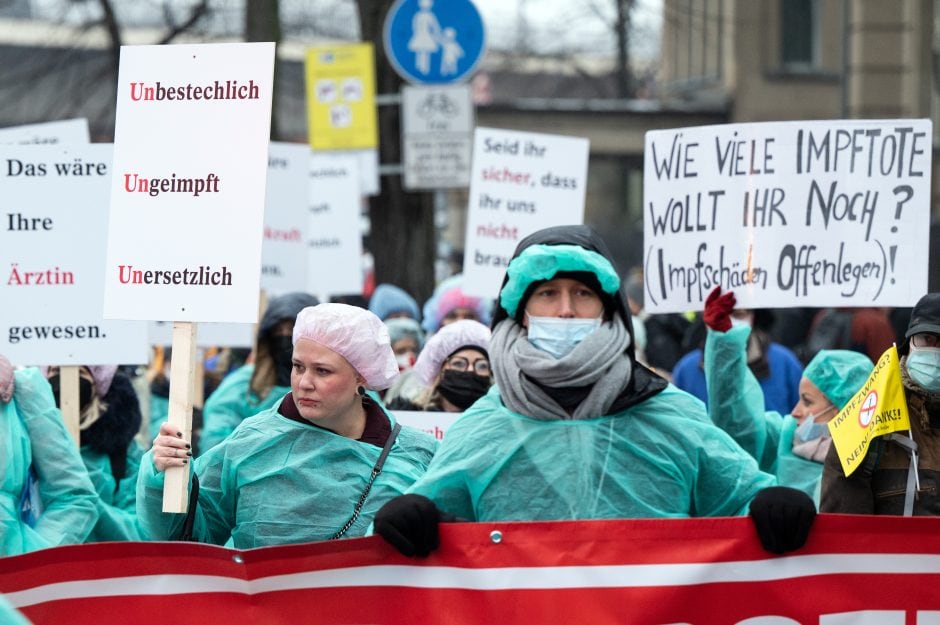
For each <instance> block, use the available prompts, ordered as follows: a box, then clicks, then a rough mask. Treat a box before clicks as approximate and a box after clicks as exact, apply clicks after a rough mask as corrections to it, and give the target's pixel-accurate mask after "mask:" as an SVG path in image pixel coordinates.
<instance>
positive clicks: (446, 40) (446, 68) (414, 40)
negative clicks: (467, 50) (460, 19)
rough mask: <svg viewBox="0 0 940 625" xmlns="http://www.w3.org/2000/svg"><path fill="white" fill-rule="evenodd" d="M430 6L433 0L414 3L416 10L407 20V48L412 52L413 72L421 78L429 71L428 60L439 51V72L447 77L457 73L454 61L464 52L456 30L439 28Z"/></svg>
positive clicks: (429, 64) (432, 4)
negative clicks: (409, 27) (408, 32)
mask: <svg viewBox="0 0 940 625" xmlns="http://www.w3.org/2000/svg"><path fill="white" fill-rule="evenodd" d="M433 6H434V0H418V10H417V11H416V12H415V14H414V17H412V18H411V38H410V39H409V40H408V49H409V50H410V51H412V52H414V53H415V69H416V70H417V71H418V72H420V73H421V74H424V75H427V74H429V73H430V72H431V57H432V56H433V55H434V54H437V53H438V51H440V53H441V65H440V73H441V75H442V76H449V75H452V74H456V73H457V62H458V61H459V59H460V58H461V57H462V56H463V55H464V51H463V48H462V47H460V44H459V43H458V42H457V29H455V28H452V27H449V26H448V27H447V28H441V24H440V22H439V21H438V19H437V16H436V15H435V14H434V11H433V10H432V7H433Z"/></svg>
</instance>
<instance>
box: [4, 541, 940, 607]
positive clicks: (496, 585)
mask: <svg viewBox="0 0 940 625" xmlns="http://www.w3.org/2000/svg"><path fill="white" fill-rule="evenodd" d="M937 571H940V555H927V554H842V555H831V554H830V555H806V556H789V557H781V558H774V559H772V560H757V561H741V562H711V563H688V564H630V565H612V566H558V567H499V568H489V569H470V568H458V567H445V566H438V567H434V566H361V567H351V568H343V569H329V570H324V571H307V572H303V573H291V574H287V575H272V576H269V577H261V578H258V579H255V580H250V581H249V580H241V579H236V578H233V577H222V576H214V575H140V576H135V577H114V578H108V579H98V580H88V581H74V582H61V583H56V584H46V585H44V586H37V587H35V588H30V589H27V590H21V591H18V592H11V593H8V594H6V595H5V597H6V599H7V600H9V601H10V603H12V604H13V606H15V607H17V608H25V607H28V606H31V605H36V604H39V603H45V602H48V601H57V600H62V599H81V598H92V597H118V596H128V595H186V594H192V593H236V594H244V595H257V594H262V593H268V592H278V591H285V590H303V589H313V588H337V587H345V588H356V587H369V586H382V587H384V586H392V587H410V588H457V589H466V590H549V589H556V588H631V587H635V588H652V587H658V586H694V585H700V584H720V583H727V582H762V581H775V580H783V579H791V578H796V577H808V576H812V575H830V574H844V573H854V574H882V575H883V574H886V573H887V574H905V573H909V574H923V573H936V572H937Z"/></svg>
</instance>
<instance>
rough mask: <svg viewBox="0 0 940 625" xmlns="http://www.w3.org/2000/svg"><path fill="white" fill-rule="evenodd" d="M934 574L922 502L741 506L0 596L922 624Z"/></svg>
mask: <svg viewBox="0 0 940 625" xmlns="http://www.w3.org/2000/svg"><path fill="white" fill-rule="evenodd" d="M938 584H940V519H937V518H936V517H932V518H931V517H917V518H904V517H885V516H877V517H876V516H855V515H820V516H819V517H818V518H817V519H816V521H815V524H814V526H813V530H812V532H811V533H810V535H809V541H808V543H807V545H806V547H804V548H802V549H800V550H799V551H797V552H793V553H790V554H786V555H783V556H775V555H772V554H769V553H767V552H766V551H764V550H763V549H762V548H761V547H760V545H759V543H758V540H757V534H756V532H755V531H754V525H753V522H752V521H751V519H749V518H746V517H740V518H719V519H716V518H712V519H645V520H625V521H580V522H573V521H568V522H543V523H531V522H530V523H525V522H516V523H509V522H499V521H489V522H486V523H442V524H441V525H440V547H439V548H438V549H437V550H436V551H435V552H434V553H432V554H431V555H430V556H429V557H427V558H408V557H405V556H402V555H400V554H399V553H398V552H396V551H395V550H394V549H393V548H392V547H391V546H390V545H388V544H386V543H385V541H384V540H382V538H380V537H378V536H371V537H368V538H351V539H344V540H335V541H323V542H319V543H308V544H300V545H284V546H279V547H263V548H259V549H250V550H247V551H234V550H231V549H224V548H222V547H217V546H214V545H201V544H196V543H184V542H162V543H145V542H142V543H98V544H87V545H76V546H70V547H56V548H52V549H43V550H41V551H37V552H34V553H29V554H25V555H20V556H16V557H11V558H0V593H2V594H3V596H4V597H5V598H6V599H7V600H8V601H9V602H10V603H11V604H12V605H13V606H14V607H16V608H18V609H19V610H21V611H22V612H23V614H24V615H25V616H26V617H28V618H29V619H30V621H31V622H32V623H33V624H34V625H60V624H61V623H69V625H112V624H114V625H116V624H118V623H120V624H122V625H123V624H124V623H134V624H135V625H165V623H166V621H167V610H168V609H173V608H172V606H179V605H185V612H186V617H185V620H186V621H187V622H192V623H227V624H229V625H241V624H243V623H244V624H248V623H251V624H252V625H268V624H271V625H274V624H276V623H277V624H280V623H298V622H303V623H307V624H310V625H318V624H321V623H323V624H326V623H383V624H385V625H406V624H407V625H420V624H423V623H428V624H431V623H448V624H449V625H464V624H466V625H478V624H479V623H500V624H502V625H531V624H532V623H539V624H544V625H570V624H571V623H618V624H619V623H629V624H630V625H680V624H681V625H817V624H818V625H912V624H916V625H936V623H938V622H940V593H938V592H937V590H936V589H937V585H938ZM807 589H813V592H808V590H807Z"/></svg>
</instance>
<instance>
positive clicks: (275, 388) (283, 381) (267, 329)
mask: <svg viewBox="0 0 940 625" xmlns="http://www.w3.org/2000/svg"><path fill="white" fill-rule="evenodd" d="M318 303H319V300H317V298H316V297H314V296H313V295H310V294H309V293H302V292H296V293H286V294H284V295H280V296H278V297H273V298H271V301H269V302H268V306H267V308H266V309H265V311H264V314H263V315H262V316H261V323H259V324H258V337H257V340H256V341H255V350H254V362H252V363H250V364H246V365H243V366H241V367H239V368H238V369H236V370H235V371H233V372H232V373H230V374H229V375H227V376H226V377H225V379H223V380H222V383H221V384H219V386H218V388H216V389H215V391H213V393H212V394H211V395H209V397H208V399H206V403H205V405H204V406H203V407H202V418H203V429H202V436H201V438H200V442H199V443H200V444H199V453H205V452H206V451H208V450H209V449H212V448H213V447H215V446H216V445H218V444H219V443H220V442H221V441H222V440H224V439H225V437H226V436H228V435H229V434H231V433H232V432H233V431H234V430H235V428H236V427H238V424H239V423H241V422H242V421H243V420H244V419H247V418H248V417H250V416H252V415H253V414H255V413H257V412H260V411H262V410H265V409H267V408H270V407H271V406H273V405H274V404H276V403H277V402H278V401H280V399H281V397H283V396H284V393H286V392H288V391H289V390H290V375H291V353H292V350H293V348H292V346H291V331H292V329H293V327H294V318H295V317H297V313H299V312H300V311H301V310H302V309H304V308H305V307H307V306H316V305H317V304H318ZM151 429H152V428H151Z"/></svg>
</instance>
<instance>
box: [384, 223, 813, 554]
mask: <svg viewBox="0 0 940 625" xmlns="http://www.w3.org/2000/svg"><path fill="white" fill-rule="evenodd" d="M498 304H499V306H498V308H497V309H496V314H495V316H494V320H493V324H494V325H493V336H492V339H491V340H490V349H489V355H490V357H491V358H492V363H493V374H494V379H495V381H496V385H495V386H493V387H492V388H491V389H490V391H489V392H488V393H487V395H486V396H484V397H483V398H482V399H480V400H479V401H477V402H476V403H475V404H474V405H473V406H472V407H471V408H470V409H469V410H467V411H466V412H464V414H463V416H461V417H460V418H459V419H458V420H457V421H456V422H455V423H454V424H453V425H452V426H451V427H450V429H448V432H447V435H446V436H445V437H444V440H443V442H442V444H441V448H440V449H439V450H438V453H437V454H436V455H435V457H434V460H433V461H432V462H431V466H430V467H429V468H428V472H427V473H426V474H425V475H424V476H423V477H422V478H420V479H419V480H418V481H417V482H416V483H415V484H414V485H413V486H412V487H411V489H410V491H409V493H408V494H406V495H404V496H402V497H398V498H395V499H393V500H392V501H390V502H389V503H388V504H386V505H385V506H384V507H383V508H382V510H380V511H379V514H378V515H377V516H376V519H375V528H374V529H375V531H376V533H378V534H380V535H381V536H383V537H384V538H385V539H386V540H387V541H388V542H390V543H391V544H392V545H394V546H395V547H396V548H397V549H398V550H400V551H401V552H402V553H404V554H406V555H418V556H422V555H427V554H428V553H429V552H430V551H431V550H433V549H435V548H436V547H437V544H438V531H437V528H438V523H439V522H440V520H442V519H444V520H449V519H454V518H458V519H466V520H469V521H496V520H500V521H515V520H536V521H538V520H561V519H605V518H647V517H690V516H726V515H737V514H741V513H743V512H745V511H747V510H748V506H749V505H750V510H751V514H752V516H753V517H754V519H755V522H756V527H757V530H758V534H759V535H760V536H761V539H762V541H764V544H765V546H767V548H768V549H771V550H773V551H786V550H788V549H793V548H796V547H799V546H801V545H802V543H803V540H805V536H806V533H807V532H808V530H809V526H810V524H811V523H812V520H813V518H814V517H815V507H814V505H813V502H812V500H811V499H810V498H809V497H807V496H806V495H805V494H803V493H801V492H799V491H796V490H794V489H789V488H781V487H774V479H773V477H772V476H770V475H768V474H766V473H762V472H760V470H759V469H758V466H757V462H756V461H755V460H754V459H753V458H751V457H750V456H749V455H748V454H747V453H746V452H745V451H744V450H743V449H741V447H740V446H739V445H738V444H737V443H735V442H734V440H732V439H731V437H730V436H728V435H727V434H726V433H725V432H723V431H722V430H720V429H719V428H717V427H716V426H715V425H714V424H712V423H711V421H710V420H709V419H708V415H707V414H706V412H705V406H704V405H703V404H702V402H700V401H699V400H698V399H696V398H694V397H692V396H691V395H689V394H688V393H685V392H683V391H680V390H679V389H677V388H676V387H675V386H672V385H670V384H669V383H667V382H666V380H664V379H663V378H661V377H659V376H658V375H656V374H654V373H652V372H651V371H650V370H649V369H647V368H646V367H644V366H643V365H641V364H639V363H638V362H637V361H636V359H635V357H634V341H633V336H632V326H631V323H630V313H629V312H628V310H627V305H626V301H625V298H624V296H623V292H622V289H621V285H620V277H619V275H618V273H617V271H616V270H615V268H614V266H613V264H612V261H611V255H610V253H609V252H608V250H607V248H606V246H605V245H604V243H603V242H602V241H601V239H600V237H599V236H598V235H597V234H596V233H595V232H594V231H593V230H591V229H590V228H589V227H587V226H559V227H554V228H548V229H545V230H540V231H538V232H536V233H533V234H532V235H529V236H528V237H526V238H525V239H523V240H522V241H521V242H520V243H519V245H518V247H517V248H516V252H515V253H514V255H513V257H512V259H511V260H510V262H509V266H508V268H507V274H506V277H505V279H504V282H503V286H502V289H501V291H500V294H499V299H498ZM771 487H772V488H771Z"/></svg>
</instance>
